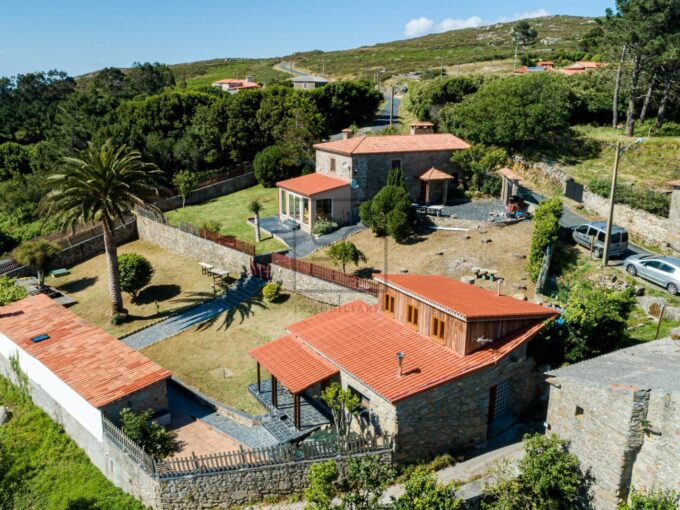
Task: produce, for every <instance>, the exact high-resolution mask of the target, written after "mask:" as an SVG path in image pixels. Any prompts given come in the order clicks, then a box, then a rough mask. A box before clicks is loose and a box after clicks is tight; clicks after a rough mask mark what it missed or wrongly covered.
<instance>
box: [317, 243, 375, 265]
mask: <svg viewBox="0 0 680 510" xmlns="http://www.w3.org/2000/svg"><path fill="white" fill-rule="evenodd" d="M326 253H327V254H328V257H329V258H330V259H331V261H332V262H333V264H334V265H336V266H338V265H340V266H342V272H343V273H346V272H347V271H345V266H346V265H347V264H349V263H352V264H354V265H355V266H358V265H359V262H364V263H365V262H366V260H367V259H366V255H364V253H363V252H362V251H361V250H360V249H359V248H357V247H356V245H355V244H354V243H352V242H350V241H340V242H339V243H335V244H334V245H333V246H331V247H330V248H329V249H328V251H327V252H326Z"/></svg>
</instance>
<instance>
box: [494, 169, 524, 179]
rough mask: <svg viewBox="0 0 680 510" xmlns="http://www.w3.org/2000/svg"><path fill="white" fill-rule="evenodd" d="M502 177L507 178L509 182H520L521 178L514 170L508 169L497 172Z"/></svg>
mask: <svg viewBox="0 0 680 510" xmlns="http://www.w3.org/2000/svg"><path fill="white" fill-rule="evenodd" d="M498 172H499V173H500V174H501V175H502V176H503V177H507V178H508V179H510V180H511V181H521V180H522V177H521V176H520V175H519V174H517V173H516V172H515V171H514V170H510V169H509V168H501V169H500V170H499V171H498Z"/></svg>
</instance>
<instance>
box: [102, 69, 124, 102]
mask: <svg viewBox="0 0 680 510" xmlns="http://www.w3.org/2000/svg"><path fill="white" fill-rule="evenodd" d="M94 86H95V88H98V89H101V90H102V91H104V92H105V93H107V94H109V95H110V96H114V97H123V96H126V95H127V93H128V92H129V91H128V90H126V89H127V88H128V87H127V83H126V79H125V73H124V72H123V71H121V70H120V69H118V68H117V67H105V68H104V69H102V70H101V71H99V72H98V73H97V74H96V75H95V77H94Z"/></svg>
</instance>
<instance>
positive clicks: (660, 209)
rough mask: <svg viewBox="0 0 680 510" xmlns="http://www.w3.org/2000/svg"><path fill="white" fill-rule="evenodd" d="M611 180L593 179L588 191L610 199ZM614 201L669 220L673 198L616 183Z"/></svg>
mask: <svg viewBox="0 0 680 510" xmlns="http://www.w3.org/2000/svg"><path fill="white" fill-rule="evenodd" d="M611 186H612V181H611V179H607V178H602V179H591V180H590V181H589V182H588V189H589V190H590V191H592V192H593V193H596V194H598V195H600V196H602V197H605V198H609V194H610V193H611ZM614 200H615V201H616V202H618V203H620V204H626V205H628V206H630V207H633V208H634V209H642V210H643V211H647V212H649V213H652V214H655V215H657V216H661V217H663V218H667V217H668V214H669V212H670V208H671V197H670V195H668V194H665V193H659V192H658V191H654V190H652V189H649V188H640V187H637V186H633V185H631V184H623V183H620V182H617V183H616V190H615V191H614Z"/></svg>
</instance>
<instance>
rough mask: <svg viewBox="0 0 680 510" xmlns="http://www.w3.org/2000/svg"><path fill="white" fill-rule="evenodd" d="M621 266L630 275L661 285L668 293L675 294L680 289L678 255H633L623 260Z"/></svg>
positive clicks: (679, 262) (679, 260)
mask: <svg viewBox="0 0 680 510" xmlns="http://www.w3.org/2000/svg"><path fill="white" fill-rule="evenodd" d="M623 267H625V268H626V271H628V274H630V275H631V276H640V277H641V278H644V279H645V280H649V281H650V282H654V283H656V284H657V285H661V286H662V287H663V288H664V289H666V290H667V291H668V293H669V294H673V295H677V294H678V293H679V291H680V258H678V257H659V256H656V255H633V256H631V257H628V258H627V259H626V260H624V261H623Z"/></svg>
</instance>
